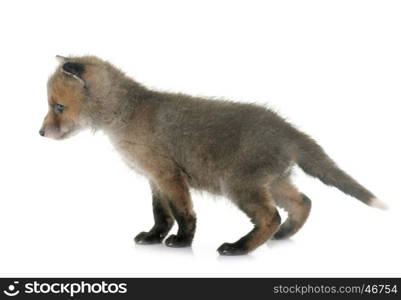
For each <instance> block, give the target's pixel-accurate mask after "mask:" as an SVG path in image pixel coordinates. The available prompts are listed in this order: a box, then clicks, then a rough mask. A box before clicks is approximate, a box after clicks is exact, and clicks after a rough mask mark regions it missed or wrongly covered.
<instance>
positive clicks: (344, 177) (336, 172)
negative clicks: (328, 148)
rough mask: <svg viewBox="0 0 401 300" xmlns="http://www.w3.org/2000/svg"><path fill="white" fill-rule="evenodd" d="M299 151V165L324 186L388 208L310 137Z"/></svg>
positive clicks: (371, 204)
mask: <svg viewBox="0 0 401 300" xmlns="http://www.w3.org/2000/svg"><path fill="white" fill-rule="evenodd" d="M298 149H299V153H298V154H299V157H298V162H297V163H298V165H299V166H300V167H301V169H302V170H303V171H304V172H305V173H307V174H309V175H311V176H314V177H317V178H319V179H320V180H321V181H322V182H323V183H324V184H327V185H330V186H334V187H336V188H338V189H339V190H341V191H342V192H344V193H346V194H348V195H350V196H352V197H354V198H356V199H358V200H360V201H362V202H363V203H365V204H367V205H370V206H373V207H376V208H381V209H385V208H387V207H386V205H385V204H384V203H383V202H381V201H380V200H378V199H377V198H376V197H375V196H374V195H373V194H372V193H371V192H370V191H368V190H367V189H366V188H364V187H363V186H362V185H361V184H359V183H358V182H357V181H356V180H355V179H353V178H352V177H351V176H349V175H348V174H347V173H345V172H344V171H343V170H341V169H340V168H339V167H337V165H336V164H335V162H334V161H333V160H332V159H331V158H330V157H329V156H328V155H327V154H326V153H325V152H324V150H323V149H322V147H320V146H319V145H318V144H317V143H316V142H315V141H313V140H312V139H310V138H309V137H304V138H303V139H302V140H301V142H300V144H299V148H298Z"/></svg>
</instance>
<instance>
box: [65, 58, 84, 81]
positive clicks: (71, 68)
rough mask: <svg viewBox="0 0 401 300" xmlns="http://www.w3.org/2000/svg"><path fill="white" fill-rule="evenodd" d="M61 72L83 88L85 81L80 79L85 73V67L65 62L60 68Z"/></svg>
mask: <svg viewBox="0 0 401 300" xmlns="http://www.w3.org/2000/svg"><path fill="white" fill-rule="evenodd" d="M61 71H62V72H63V73H65V74H67V75H69V76H71V77H73V78H75V79H76V80H78V81H79V82H80V83H81V84H82V85H83V86H85V81H84V79H83V77H82V73H83V72H84V71H85V67H84V65H83V64H80V63H76V62H69V61H67V62H65V63H64V64H63V65H62V66H61Z"/></svg>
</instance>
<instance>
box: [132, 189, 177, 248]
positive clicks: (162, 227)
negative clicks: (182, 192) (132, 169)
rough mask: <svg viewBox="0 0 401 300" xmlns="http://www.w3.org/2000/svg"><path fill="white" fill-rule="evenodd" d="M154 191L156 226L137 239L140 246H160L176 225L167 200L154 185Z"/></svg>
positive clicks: (139, 235) (140, 234) (142, 233)
mask: <svg viewBox="0 0 401 300" xmlns="http://www.w3.org/2000/svg"><path fill="white" fill-rule="evenodd" d="M150 187H151V189H152V202H153V217H154V220H155V224H154V225H153V227H152V229H150V230H149V231H148V232H141V233H139V234H138V235H137V236H136V237H135V242H137V243H138V244H158V243H161V242H162V241H163V239H164V238H165V237H166V235H167V233H168V232H169V231H170V229H171V227H172V226H173V224H174V219H173V216H172V215H171V212H170V208H169V206H168V202H167V199H163V195H162V194H161V193H160V191H158V189H157V188H156V186H155V185H154V184H151V185H150Z"/></svg>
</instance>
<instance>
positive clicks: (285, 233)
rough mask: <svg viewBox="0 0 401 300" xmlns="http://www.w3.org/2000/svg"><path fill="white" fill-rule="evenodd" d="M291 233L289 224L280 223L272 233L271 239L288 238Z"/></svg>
mask: <svg viewBox="0 0 401 300" xmlns="http://www.w3.org/2000/svg"><path fill="white" fill-rule="evenodd" d="M292 234H293V230H292V228H291V226H289V225H288V224H286V223H284V224H283V225H281V226H280V227H279V229H278V231H277V232H276V233H275V234H274V235H273V239H274V240H284V239H288V238H290V237H291V236H292Z"/></svg>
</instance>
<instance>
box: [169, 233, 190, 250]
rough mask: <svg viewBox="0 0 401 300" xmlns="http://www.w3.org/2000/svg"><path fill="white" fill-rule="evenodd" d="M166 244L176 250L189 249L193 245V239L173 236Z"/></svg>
mask: <svg viewBox="0 0 401 300" xmlns="http://www.w3.org/2000/svg"><path fill="white" fill-rule="evenodd" d="M165 244H166V246H168V247H174V248H179V247H189V246H191V244H192V238H189V237H186V236H179V235H175V234H172V235H170V236H169V237H168V238H167V239H166V241H165Z"/></svg>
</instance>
